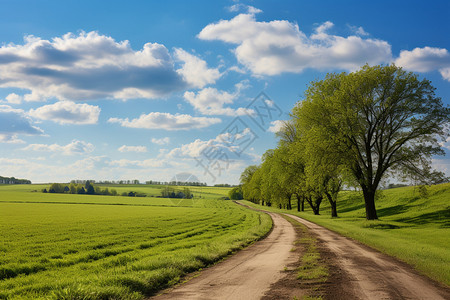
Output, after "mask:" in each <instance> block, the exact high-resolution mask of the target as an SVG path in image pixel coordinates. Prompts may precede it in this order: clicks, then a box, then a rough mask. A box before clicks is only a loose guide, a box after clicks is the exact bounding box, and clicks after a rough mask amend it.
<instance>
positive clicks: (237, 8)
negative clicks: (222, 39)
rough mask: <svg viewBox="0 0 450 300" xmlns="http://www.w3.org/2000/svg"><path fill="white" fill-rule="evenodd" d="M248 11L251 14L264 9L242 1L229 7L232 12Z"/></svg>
mask: <svg viewBox="0 0 450 300" xmlns="http://www.w3.org/2000/svg"><path fill="white" fill-rule="evenodd" d="M242 10H243V11H246V12H247V13H249V14H259V13H262V10H260V9H259V8H256V7H253V6H251V5H245V4H242V3H238V4H234V5H231V6H229V7H228V11H230V12H238V11H242Z"/></svg>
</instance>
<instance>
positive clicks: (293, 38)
mask: <svg viewBox="0 0 450 300" xmlns="http://www.w3.org/2000/svg"><path fill="white" fill-rule="evenodd" d="M0 6H1V9H0V43H1V48H0V170H1V171H0V175H2V176H14V177H20V178H27V179H30V180H32V181H33V182H64V181H69V180H71V179H97V180H120V179H125V180H127V179H139V180H141V181H146V180H158V181H166V180H170V179H171V178H172V177H173V176H174V175H175V174H177V173H180V172H190V173H193V174H194V175H196V176H197V177H198V178H199V179H200V180H201V181H203V182H208V183H209V184H215V183H225V182H227V183H232V184H236V183H238V181H239V175H240V173H241V172H242V170H243V169H244V168H245V167H246V166H247V165H250V164H257V163H259V160H260V157H261V155H262V154H263V153H264V152H265V151H266V150H267V149H269V148H273V147H275V145H276V138H275V134H274V132H275V131H276V130H277V126H278V125H279V124H280V122H279V120H283V119H287V118H288V113H289V111H290V109H291V108H292V107H293V105H294V104H295V103H296V102H297V101H299V100H301V99H302V95H303V92H304V90H305V89H306V87H307V85H308V83H309V82H311V81H313V80H316V79H321V78H323V77H324V76H325V74H326V73H327V72H342V71H354V70H357V69H358V68H359V67H360V66H362V65H364V64H366V63H368V64H370V65H375V64H389V63H393V62H395V63H396V64H397V65H400V66H402V67H404V68H405V69H407V70H411V71H414V72H416V73H418V74H419V75H420V77H421V78H427V79H429V80H431V81H432V83H433V85H434V86H435V87H436V88H437V90H436V94H437V95H438V96H439V97H441V98H442V99H443V102H444V103H445V104H447V105H448V104H450V97H449V96H450V53H449V49H450V39H449V37H448V36H449V35H448V32H450V23H449V22H448V19H449V17H450V2H448V1H370V2H368V1H277V2H275V1H247V2H239V1H164V2H163V1H108V2H107V3H106V2H104V1H21V0H15V1H4V0H1V1H0ZM443 146H444V147H446V153H447V156H446V157H437V158H435V159H434V166H435V167H436V168H437V169H439V170H442V171H445V172H446V173H447V175H450V160H449V154H450V140H448V141H446V142H443Z"/></svg>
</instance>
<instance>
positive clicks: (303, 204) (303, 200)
mask: <svg viewBox="0 0 450 300" xmlns="http://www.w3.org/2000/svg"><path fill="white" fill-rule="evenodd" d="M302 211H305V199H302Z"/></svg>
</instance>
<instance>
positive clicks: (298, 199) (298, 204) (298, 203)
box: [297, 197, 300, 211]
mask: <svg viewBox="0 0 450 300" xmlns="http://www.w3.org/2000/svg"><path fill="white" fill-rule="evenodd" d="M297 211H300V198H299V197H297Z"/></svg>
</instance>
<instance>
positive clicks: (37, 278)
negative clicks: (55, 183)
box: [0, 185, 271, 299]
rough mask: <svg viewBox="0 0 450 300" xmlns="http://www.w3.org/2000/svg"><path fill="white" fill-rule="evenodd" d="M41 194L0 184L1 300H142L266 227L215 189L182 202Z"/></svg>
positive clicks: (264, 218)
mask: <svg viewBox="0 0 450 300" xmlns="http://www.w3.org/2000/svg"><path fill="white" fill-rule="evenodd" d="M43 187H47V185H46V186H36V185H20V186H19V185H15V186H7V185H5V186H0V299H142V298H143V297H144V296H148V295H151V294H152V293H154V292H155V291H157V290H159V289H161V288H164V287H167V286H168V285H171V284H174V283H176V282H177V281H179V280H180V278H181V277H182V276H183V275H184V274H186V273H188V272H192V271H195V270H197V269H200V268H203V267H205V266H207V265H209V264H212V263H214V262H216V261H218V260H220V259H221V258H223V257H225V256H226V255H228V254H230V253H232V252H233V251H236V250H237V249H240V248H242V247H243V246H245V245H248V244H250V243H252V242H253V241H255V240H256V239H258V238H259V237H261V236H263V235H264V234H265V233H267V232H268V230H269V229H270V227H271V220H270V218H269V217H268V216H267V215H265V214H262V213H258V212H255V211H251V210H248V209H245V208H242V207H240V206H238V205H235V204H233V203H232V202H231V201H224V200H218V198H219V197H222V196H223V195H225V194H226V191H227V190H225V189H221V188H203V189H204V191H202V192H203V193H202V194H203V198H201V199H193V200H191V199H187V200H183V201H181V202H180V201H172V200H173V199H164V198H153V197H144V198H135V197H119V196H118V197H113V196H89V195H68V194H44V193H41V192H33V191H34V190H38V191H40V190H41V189H42V188H43ZM120 188H122V187H120ZM123 188H124V189H126V190H136V189H137V188H140V189H142V190H141V191H140V192H144V193H148V194H151V193H153V192H154V191H155V190H156V189H155V187H152V186H135V187H131V188H130V186H124V187H123ZM146 188H147V189H146ZM194 189H195V188H194ZM117 190H119V188H117Z"/></svg>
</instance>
